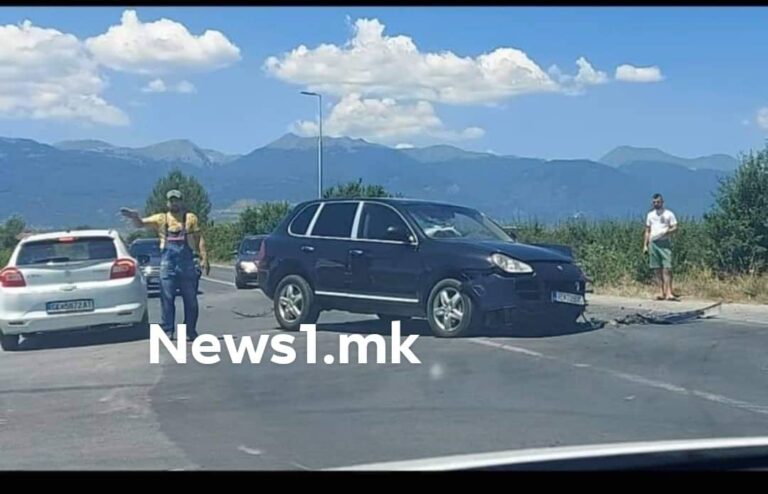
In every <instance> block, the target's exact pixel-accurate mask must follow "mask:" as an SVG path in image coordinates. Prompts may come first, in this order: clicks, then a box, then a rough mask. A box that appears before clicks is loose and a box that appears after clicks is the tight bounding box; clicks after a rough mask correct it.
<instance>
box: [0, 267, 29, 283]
mask: <svg viewBox="0 0 768 494" xmlns="http://www.w3.org/2000/svg"><path fill="white" fill-rule="evenodd" d="M0 286H2V287H4V288H18V287H22V286H27V282H26V281H24V275H23V274H21V271H19V270H18V269H16V268H5V269H3V270H2V271H0Z"/></svg>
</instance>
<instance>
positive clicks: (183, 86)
mask: <svg viewBox="0 0 768 494" xmlns="http://www.w3.org/2000/svg"><path fill="white" fill-rule="evenodd" d="M176 92H178V93H182V94H192V93H196V92H197V88H196V87H195V86H194V84H192V83H191V82H189V81H181V82H180V83H178V84H176Z"/></svg>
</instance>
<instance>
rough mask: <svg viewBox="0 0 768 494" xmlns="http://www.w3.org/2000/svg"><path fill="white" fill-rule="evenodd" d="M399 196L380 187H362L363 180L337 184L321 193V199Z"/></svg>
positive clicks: (370, 185)
mask: <svg viewBox="0 0 768 494" xmlns="http://www.w3.org/2000/svg"><path fill="white" fill-rule="evenodd" d="M399 196H400V194H390V193H389V192H388V191H387V189H385V188H384V186H382V185H372V184H368V185H363V179H362V178H361V179H358V181H357V182H354V181H352V182H347V183H345V184H337V185H334V186H333V187H330V188H327V189H325V190H324V191H323V198H325V199H331V198H337V197H338V198H353V197H399Z"/></svg>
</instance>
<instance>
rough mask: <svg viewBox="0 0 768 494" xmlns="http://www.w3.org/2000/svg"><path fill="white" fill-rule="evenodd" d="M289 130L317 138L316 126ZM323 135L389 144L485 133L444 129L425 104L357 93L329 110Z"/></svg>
mask: <svg viewBox="0 0 768 494" xmlns="http://www.w3.org/2000/svg"><path fill="white" fill-rule="evenodd" d="M293 130H294V131H295V132H296V133H299V134H302V135H317V123H316V122H311V121H300V122H296V123H295V124H294V126H293ZM323 133H325V134H327V135H329V136H332V137H339V136H349V137H359V138H363V139H366V140H370V141H375V142H382V143H389V144H392V143H398V142H402V139H403V138H408V137H418V136H422V137H432V138H438V139H442V140H463V139H477V138H480V137H482V136H483V135H485V131H483V129H480V128H478V127H468V128H466V129H463V130H461V131H456V130H451V129H447V128H446V127H445V125H444V124H443V122H442V121H441V120H440V118H439V117H438V116H437V115H435V111H434V108H433V107H432V104H430V103H429V102H428V101H417V102H414V103H412V104H401V103H399V102H397V101H396V100H394V99H392V98H384V99H376V98H363V97H362V96H361V95H360V94H357V93H353V94H350V95H347V96H345V97H343V98H342V99H341V101H339V103H338V104H337V105H336V106H334V107H333V109H332V110H331V114H330V116H329V117H328V118H327V119H326V120H324V121H323Z"/></svg>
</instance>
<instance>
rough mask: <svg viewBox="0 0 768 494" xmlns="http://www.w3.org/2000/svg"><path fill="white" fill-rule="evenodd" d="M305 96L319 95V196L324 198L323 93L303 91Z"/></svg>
mask: <svg viewBox="0 0 768 494" xmlns="http://www.w3.org/2000/svg"><path fill="white" fill-rule="evenodd" d="M301 94H303V95H305V96H317V114H318V119H319V125H318V130H319V133H318V138H317V198H318V199H322V198H323V95H322V94H320V93H313V92H310V91H302V92H301Z"/></svg>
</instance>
